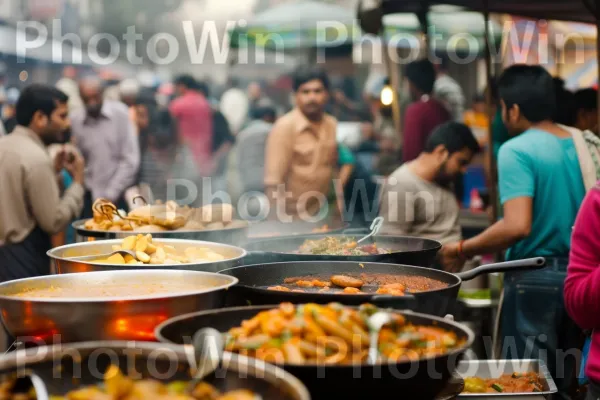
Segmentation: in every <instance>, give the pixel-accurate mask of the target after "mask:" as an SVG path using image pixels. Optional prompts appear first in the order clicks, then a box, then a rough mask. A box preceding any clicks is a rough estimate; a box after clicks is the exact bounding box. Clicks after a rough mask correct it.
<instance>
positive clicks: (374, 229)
mask: <svg viewBox="0 0 600 400" xmlns="http://www.w3.org/2000/svg"><path fill="white" fill-rule="evenodd" d="M384 221H385V220H384V219H383V217H377V218H375V219H374V220H373V222H372V223H371V232H370V233H369V234H368V235H367V236H365V237H364V238H362V239H360V240H359V241H358V242H356V243H358V244H360V243H361V242H364V241H365V240H367V239H368V238H370V237H371V236H375V235H377V234H378V233H379V230H380V229H381V227H382V226H383V222H384Z"/></svg>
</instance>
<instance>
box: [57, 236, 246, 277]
mask: <svg viewBox="0 0 600 400" xmlns="http://www.w3.org/2000/svg"><path fill="white" fill-rule="evenodd" d="M129 236H131V233H130V234H129ZM152 236H153V237H154V235H152ZM122 242H123V241H122V239H119V240H101V241H94V242H85V243H75V244H68V245H65V246H61V247H56V248H54V249H52V250H50V251H49V252H48V257H50V260H51V267H50V271H51V272H52V273H53V274H69V273H74V272H94V271H114V270H140V269H144V270H156V269H180V270H189V271H205V272H219V271H223V270H225V269H228V268H233V267H237V266H239V265H241V264H242V259H243V258H244V257H245V256H246V250H244V249H242V248H240V247H234V246H230V245H226V244H220V243H212V242H200V241H197V240H182V239H155V242H156V243H162V244H168V245H171V246H174V247H175V248H176V249H179V250H181V252H182V253H183V251H184V250H185V249H186V248H188V247H207V248H209V249H211V250H214V251H215V252H217V253H219V254H222V255H223V256H225V257H226V259H225V260H223V261H210V262H202V263H193V264H174V265H169V264H161V265H149V264H148V265H123V264H100V263H95V262H92V261H74V260H70V259H69V258H71V257H81V256H93V255H94V254H106V253H110V252H112V246H113V245H115V244H121V243H122Z"/></svg>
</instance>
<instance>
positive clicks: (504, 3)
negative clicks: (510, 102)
mask: <svg viewBox="0 0 600 400" xmlns="http://www.w3.org/2000/svg"><path fill="white" fill-rule="evenodd" d="M589 2H590V3H591V4H594V3H595V2H594V0H589ZM435 4H451V5H456V6H461V7H465V8H466V9H469V10H472V11H478V12H483V11H485V6H486V1H482V0H442V1H437V0H429V1H423V0H382V7H383V11H384V13H385V14H393V13H399V12H412V13H422V12H423V11H425V10H426V7H427V5H435ZM487 10H488V11H489V12H490V13H500V14H513V15H520V16H524V17H530V18H535V19H547V20H561V21H578V22H591V23H595V22H596V18H595V15H594V14H593V13H591V12H590V10H589V8H587V7H586V4H585V2H584V0H528V1H523V0H487Z"/></svg>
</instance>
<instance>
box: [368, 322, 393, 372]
mask: <svg viewBox="0 0 600 400" xmlns="http://www.w3.org/2000/svg"><path fill="white" fill-rule="evenodd" d="M393 319H394V318H393V316H392V314H391V313H389V312H386V311H378V312H376V313H375V314H373V315H371V316H370V317H369V319H368V321H367V325H368V326H369V356H368V359H367V360H368V362H369V364H376V363H377V361H378V360H379V349H378V344H379V331H381V328H383V326H384V325H386V324H389V323H390V322H392V321H393Z"/></svg>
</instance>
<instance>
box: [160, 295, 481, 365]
mask: <svg viewBox="0 0 600 400" xmlns="http://www.w3.org/2000/svg"><path fill="white" fill-rule="evenodd" d="M298 305H300V304H295V305H294V306H298ZM278 307H279V304H276V305H261V306H243V307H226V308H220V309H217V310H205V311H196V312H193V313H189V314H183V315H180V316H177V317H173V318H170V319H168V320H166V321H164V322H162V323H160V324H159V325H157V326H156V328H155V329H154V337H155V338H156V340H158V341H159V342H161V343H167V344H174V345H180V344H178V343H174V342H172V341H171V340H169V339H167V338H166V337H164V336H163V335H162V331H163V330H164V329H165V328H167V327H168V326H171V325H174V324H176V323H179V322H182V321H185V320H188V319H193V318H196V317H203V316H206V315H213V314H227V313H230V312H231V313H235V312H239V311H256V312H257V313H258V312H261V311H266V310H271V309H273V308H278ZM344 307H350V308H358V307H354V306H344ZM378 308H379V309H383V310H388V311H390V312H392V313H394V314H400V315H403V316H406V315H409V316H413V317H416V318H424V319H429V320H430V322H437V323H441V324H446V325H450V326H451V327H453V328H454V329H455V330H457V331H460V332H462V333H464V334H465V336H466V341H465V343H464V344H463V346H461V347H460V348H457V349H453V350H452V351H449V352H447V353H444V354H442V355H438V356H434V357H424V358H419V359H418V360H416V361H403V362H386V363H378V364H373V365H371V364H367V363H361V364H350V365H321V364H276V365H277V366H278V367H280V368H284V369H286V368H306V369H310V368H344V369H346V368H347V369H353V368H356V367H376V366H386V365H410V364H413V363H415V362H416V363H420V362H427V361H429V360H434V359H437V358H440V357H453V356H455V357H457V356H459V355H461V354H463V353H464V352H465V351H467V350H468V349H469V348H470V347H471V346H472V345H473V342H474V341H475V333H474V332H473V331H472V330H471V328H469V327H468V326H466V325H463V324H461V323H458V322H456V321H452V320H449V319H446V318H442V317H438V316H435V315H431V314H423V313H416V312H414V311H411V310H394V309H387V308H381V307H378Z"/></svg>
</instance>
